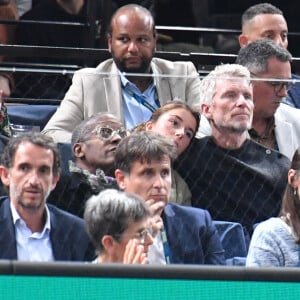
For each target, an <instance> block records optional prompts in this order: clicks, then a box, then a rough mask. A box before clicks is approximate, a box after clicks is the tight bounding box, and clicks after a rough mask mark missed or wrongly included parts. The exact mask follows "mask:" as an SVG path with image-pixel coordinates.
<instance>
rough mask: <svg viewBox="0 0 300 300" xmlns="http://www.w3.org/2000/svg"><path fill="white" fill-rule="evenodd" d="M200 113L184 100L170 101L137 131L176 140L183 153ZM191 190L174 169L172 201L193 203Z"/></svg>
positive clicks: (196, 126) (193, 132) (190, 140)
mask: <svg viewBox="0 0 300 300" xmlns="http://www.w3.org/2000/svg"><path fill="white" fill-rule="evenodd" d="M199 122H200V115H199V113H198V112H197V111H195V110H193V109H192V108H191V107H190V106H188V105H187V104H186V103H184V102H182V101H176V100H174V101H170V102H167V103H166V104H164V105H163V106H161V107H160V108H158V109H157V110H156V111H155V112H153V113H152V116H151V118H150V120H149V121H147V122H145V123H142V124H140V125H138V126H136V128H135V129H134V130H135V131H140V130H147V131H155V132H157V133H160V134H162V135H164V136H165V137H167V138H170V139H171V140H173V141H174V143H175V145H176V148H177V151H176V152H177V155H178V156H179V155H181V154H182V153H183V152H184V151H185V150H186V149H187V148H188V147H189V145H190V143H191V142H192V140H193V138H194V136H195V134H196V132H197V129H198V127H199ZM191 196H192V195H191V192H190V190H189V188H188V186H187V184H186V183H185V181H184V180H183V179H182V178H181V176H180V175H179V174H178V173H177V172H176V171H175V170H172V188H171V195H170V199H169V201H170V202H175V203H178V204H181V205H191Z"/></svg>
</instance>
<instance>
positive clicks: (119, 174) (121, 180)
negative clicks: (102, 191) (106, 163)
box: [115, 169, 126, 190]
mask: <svg viewBox="0 0 300 300" xmlns="http://www.w3.org/2000/svg"><path fill="white" fill-rule="evenodd" d="M115 178H116V180H117V183H118V186H119V188H120V189H121V190H126V182H125V179H126V174H125V172H123V171H121V170H120V169H116V170H115Z"/></svg>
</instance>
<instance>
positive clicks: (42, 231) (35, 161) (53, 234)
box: [0, 133, 95, 261]
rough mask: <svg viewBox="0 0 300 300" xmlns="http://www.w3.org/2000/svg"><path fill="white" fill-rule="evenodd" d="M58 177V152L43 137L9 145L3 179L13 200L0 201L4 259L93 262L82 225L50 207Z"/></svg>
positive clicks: (0, 255) (36, 135) (1, 173)
mask: <svg viewBox="0 0 300 300" xmlns="http://www.w3.org/2000/svg"><path fill="white" fill-rule="evenodd" d="M59 173H60V159H59V152H58V149H57V148H56V146H55V144H54V143H53V141H52V139H50V138H48V137H45V136H43V135H42V134H40V133H30V134H24V135H21V136H19V137H16V138H12V139H10V141H9V143H8V145H7V146H6V148H5V150H4V153H3V155H2V159H1V166H0V176H1V180H2V182H3V184H4V185H5V186H7V187H8V188H9V197H4V198H1V201H0V219H1V227H0V244H1V247H0V258H1V259H18V260H22V261H57V260H60V261H90V260H92V259H93V258H94V257H95V255H94V249H93V247H92V244H91V243H90V240H89V238H88V235H87V234H86V232H85V228H84V223H83V220H82V219H80V218H78V217H75V216H73V215H71V214H68V213H66V212H64V211H62V210H60V209H58V208H56V207H55V206H52V205H49V204H46V199H47V197H48V195H49V193H50V191H51V190H52V189H53V188H54V187H55V185H56V183H57V181H58V178H59Z"/></svg>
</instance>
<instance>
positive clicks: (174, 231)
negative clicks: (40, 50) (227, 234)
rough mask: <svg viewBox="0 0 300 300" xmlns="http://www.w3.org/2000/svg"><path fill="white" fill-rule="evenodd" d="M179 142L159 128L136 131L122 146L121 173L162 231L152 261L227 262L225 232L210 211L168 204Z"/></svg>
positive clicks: (151, 250)
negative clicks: (221, 236)
mask: <svg viewBox="0 0 300 300" xmlns="http://www.w3.org/2000/svg"><path fill="white" fill-rule="evenodd" d="M175 153H176V150H175V145H174V144H173V143H172V142H171V141H169V140H167V139H166V138H165V137H163V136H161V135H159V134H157V133H155V132H149V131H147V132H136V133H133V134H131V135H130V136H128V137H125V138H124V139H123V140H122V141H121V142H120V143H119V145H118V148H117V151H116V156H115V164H116V171H115V177H116V179H117V182H118V185H119V187H120V188H121V189H122V190H125V191H126V192H130V193H134V194H137V195H139V196H140V197H142V198H143V199H144V200H145V201H146V203H147V204H148V207H149V210H150V212H151V213H152V220H153V226H154V228H155V229H156V230H157V234H156V236H155V238H154V244H153V245H151V246H150V247H149V254H148V258H149V263H152V264H153V263H155V264H166V263H167V264H168V263H181V264H224V251H223V249H222V246H221V242H220V239H219V235H218V233H217V230H216V228H215V226H214V225H213V223H212V220H211V217H210V214H209V213H208V211H206V210H202V209H198V208H193V207H186V206H180V205H177V204H173V203H168V200H169V197H170V190H171V162H172V160H173V159H174V158H175V156H176V154H175Z"/></svg>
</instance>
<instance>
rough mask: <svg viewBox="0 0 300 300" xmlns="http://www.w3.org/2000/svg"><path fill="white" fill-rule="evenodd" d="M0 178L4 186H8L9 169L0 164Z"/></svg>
mask: <svg viewBox="0 0 300 300" xmlns="http://www.w3.org/2000/svg"><path fill="white" fill-rule="evenodd" d="M0 178H1V181H2V183H3V184H4V185H5V186H9V181H10V180H9V178H10V176H9V170H8V168H6V167H4V166H2V165H1V166H0Z"/></svg>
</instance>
